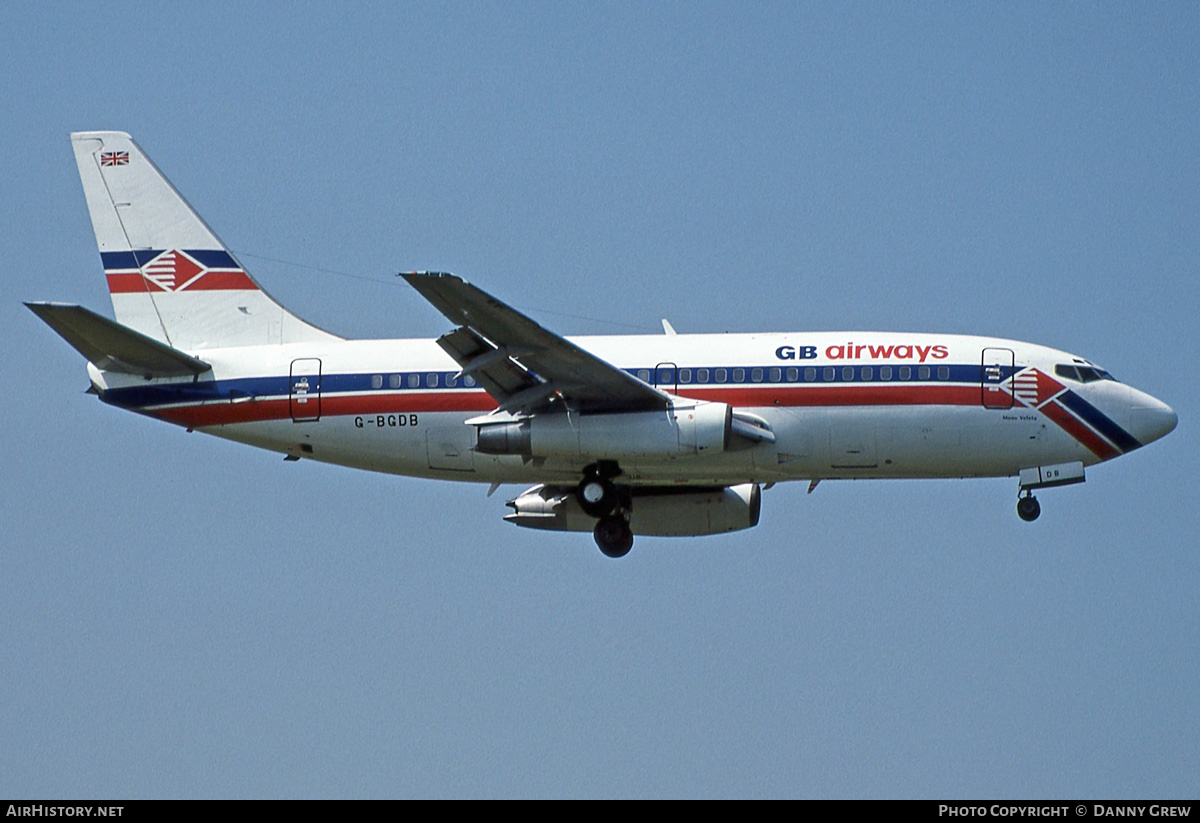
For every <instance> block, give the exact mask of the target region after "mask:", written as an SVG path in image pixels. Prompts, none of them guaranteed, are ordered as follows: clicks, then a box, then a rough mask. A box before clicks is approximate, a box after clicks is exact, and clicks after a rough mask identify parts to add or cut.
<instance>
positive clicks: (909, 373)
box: [90, 332, 1174, 486]
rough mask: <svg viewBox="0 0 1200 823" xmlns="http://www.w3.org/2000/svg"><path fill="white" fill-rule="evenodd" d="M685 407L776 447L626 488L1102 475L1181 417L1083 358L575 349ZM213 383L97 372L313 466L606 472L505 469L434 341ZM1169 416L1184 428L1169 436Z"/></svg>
mask: <svg viewBox="0 0 1200 823" xmlns="http://www.w3.org/2000/svg"><path fill="white" fill-rule="evenodd" d="M572 342H573V343H575V344H576V345H578V346H580V347H581V348H583V349H585V350H587V351H589V352H591V353H592V354H595V355H596V356H598V357H600V358H602V359H603V360H605V361H607V362H609V363H612V364H614V365H616V366H618V367H620V368H622V369H625V370H627V371H630V372H631V373H633V374H634V375H636V376H638V377H639V378H641V379H642V380H645V381H646V382H648V383H651V384H654V385H657V386H658V387H659V388H661V389H664V390H666V391H668V392H670V393H672V394H676V395H678V396H679V397H681V398H692V399H696V400H701V401H717V402H723V403H727V404H728V405H730V406H731V407H733V408H734V410H735V411H736V412H739V413H748V414H749V415H752V416H754V417H757V418H759V419H761V420H762V421H763V422H765V424H766V425H767V426H768V427H769V429H770V430H771V431H772V432H773V434H774V442H757V443H753V442H737V443H734V444H733V445H732V446H731V447H730V448H728V449H726V450H725V451H722V452H720V453H716V454H711V453H710V454H703V455H679V456H673V457H669V458H662V457H659V458H634V459H624V460H622V461H621V470H622V473H623V481H624V482H627V483H630V484H635V485H636V484H642V485H671V484H689V485H702V486H711V485H721V486H725V485H732V484H739V483H748V482H755V483H770V482H773V481H782V480H796V479H810V480H811V479H821V478H905V477H914V478H915V477H995V476H1011V475H1016V474H1017V473H1018V472H1019V471H1020V470H1021V469H1024V468H1029V467H1033V466H1042V465H1048V464H1057V463H1069V462H1075V461H1078V462H1081V463H1083V464H1084V465H1091V464H1094V463H1098V462H1100V461H1102V460H1106V459H1110V458H1112V457H1115V456H1118V455H1120V454H1122V453H1124V452H1126V451H1129V450H1131V449H1132V448H1136V447H1137V446H1140V445H1144V444H1145V443H1147V442H1149V441H1150V440H1153V439H1156V438H1157V437H1160V436H1162V434H1165V433H1166V432H1167V431H1170V427H1171V426H1173V425H1174V413H1173V412H1171V411H1170V409H1169V408H1168V407H1166V406H1165V405H1164V404H1162V403H1161V402H1159V401H1157V400H1155V399H1154V398H1152V397H1150V396H1149V395H1147V394H1144V393H1142V392H1140V391H1138V390H1136V389H1132V388H1131V387H1129V386H1126V385H1124V384H1122V383H1119V382H1116V381H1115V380H1111V379H1098V380H1091V381H1089V382H1086V383H1085V382H1083V381H1082V380H1079V379H1076V380H1071V379H1069V378H1068V377H1064V376H1063V375H1062V374H1061V373H1060V374H1058V375H1057V376H1056V371H1055V369H1056V366H1063V365H1068V366H1069V365H1071V364H1083V363H1085V362H1086V361H1082V360H1080V359H1079V358H1075V357H1073V356H1072V355H1070V354H1067V353H1065V352H1061V351H1057V350H1054V349H1050V348H1046V347H1043V346H1037V345H1032V344H1028V343H1021V342H1016V341H1012V340H1003V339H995V338H986V337H969V336H951V335H930V334H906V333H891V332H851V333H845V332H837V333H829V332H822V333H787V334H700V335H655V336H612V337H580V338H572ZM203 354H204V359H205V360H206V362H208V363H210V364H211V365H212V371H211V373H208V374H205V375H202V376H201V377H200V378H198V379H195V380H193V379H191V378H186V379H154V380H149V381H147V380H144V379H142V378H139V377H134V376H130V375H127V374H121V373H115V372H101V371H100V370H98V369H97V368H96V367H95V366H91V367H90V370H91V374H92V379H93V382H94V383H95V384H96V386H97V388H98V389H100V391H101V396H102V397H103V399H104V400H105V401H106V402H109V403H113V404H114V405H118V406H121V407H124V408H130V409H133V410H135V411H139V412H143V413H146V414H149V415H151V416H154V417H158V418H161V419H164V420H167V421H170V422H174V423H176V424H179V425H183V426H187V427H189V428H193V429H196V430H198V431H203V432H205V433H208V434H214V435H217V436H219V437H225V438H228V439H230V440H236V441H239V442H242V443H247V444H250V445H254V446H258V447H260V448H264V449H269V450H272V451H277V452H281V453H286V454H289V455H294V456H296V457H302V458H310V459H314V460H321V461H326V462H330V463H337V464H341V465H346V466H353V467H356V468H362V469H369V470H372V471H380V472H387V473H392V474H402V475H412V476H418V477H430V478H441V479H447V480H459V481H477V482H485V483H509V482H513V483H518V482H522V483H536V482H544V483H554V482H562V483H573V482H576V481H577V480H578V478H579V476H580V472H581V470H582V469H583V467H584V466H585V465H586V464H588V463H589V462H593V460H594V459H603V458H604V455H603V454H595V455H579V456H575V455H572V456H563V455H550V456H538V455H533V456H532V457H530V456H520V455H490V454H484V453H482V452H479V451H477V450H476V449H475V446H476V439H475V438H476V429H475V427H474V426H473V425H466V424H465V421H467V420H470V419H473V418H478V417H480V416H481V415H485V414H487V413H489V412H490V411H492V410H494V409H495V408H496V402H495V401H494V400H493V399H492V398H491V397H489V396H488V395H487V394H486V393H485V392H484V391H483V389H482V388H480V387H479V386H478V385H474V382H473V381H472V380H470V378H464V377H460V376H457V375H458V374H459V366H458V365H457V364H455V363H454V362H453V360H451V359H450V357H449V356H447V355H446V354H445V353H444V352H443V351H442V350H441V348H439V347H438V345H437V344H436V342H435V341H433V340H363V341H345V340H336V339H331V340H328V341H320V342H309V343H295V344H284V345H265V346H252V347H238V348H225V349H207V350H205V351H204V353H203ZM1168 416H1169V418H1170V425H1169V426H1168V425H1167V423H1168Z"/></svg>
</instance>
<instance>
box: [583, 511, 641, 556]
mask: <svg viewBox="0 0 1200 823" xmlns="http://www.w3.org/2000/svg"><path fill="white" fill-rule="evenodd" d="M592 536H593V537H595V538H596V545H597V546H599V547H600V551H602V552H604V554H606V555H607V556H609V557H624V556H625V555H627V554H629V550H630V549H632V548H633V530H632V529H631V528H629V521H628V520H626V519H625V518H624V517H621V516H620V515H609V516H608V517H602V518H600V522H599V523H597V524H596V528H595V529H594V530H593V531H592Z"/></svg>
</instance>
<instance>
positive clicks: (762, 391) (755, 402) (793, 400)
mask: <svg viewBox="0 0 1200 823" xmlns="http://www.w3.org/2000/svg"><path fill="white" fill-rule="evenodd" d="M679 396H680V397H690V398H692V399H694V400H713V401H719V402H721V403H728V404H729V405H731V406H737V407H742V408H745V407H750V406H759V407H762V406H979V405H981V404H980V402H979V386H978V385H971V386H939V385H936V384H935V385H930V384H928V383H925V384H921V385H905V384H896V383H892V384H875V385H871V386H864V385H862V384H854V385H846V384H842V385H837V386H821V385H813V386H778V385H775V386H756V387H742V386H738V387H735V388H727V389H726V388H712V389H697V388H690V387H689V388H686V389H681V390H680V391H679Z"/></svg>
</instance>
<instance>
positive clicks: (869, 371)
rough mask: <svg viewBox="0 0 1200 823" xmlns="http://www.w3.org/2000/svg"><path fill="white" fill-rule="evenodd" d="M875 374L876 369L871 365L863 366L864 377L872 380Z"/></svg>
mask: <svg viewBox="0 0 1200 823" xmlns="http://www.w3.org/2000/svg"><path fill="white" fill-rule="evenodd" d="M874 376H875V369H874V368H873V367H871V366H863V367H862V379H863V380H870V379H872V378H873V377H874Z"/></svg>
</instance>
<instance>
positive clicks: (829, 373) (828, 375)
mask: <svg viewBox="0 0 1200 823" xmlns="http://www.w3.org/2000/svg"><path fill="white" fill-rule="evenodd" d="M836 374H837V371H836V370H835V369H834V368H833V366H826V367H825V371H824V373H823V374H822V376H823V377H824V378H825V382H826V383H831V382H833V379H834V376H835V375H836Z"/></svg>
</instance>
